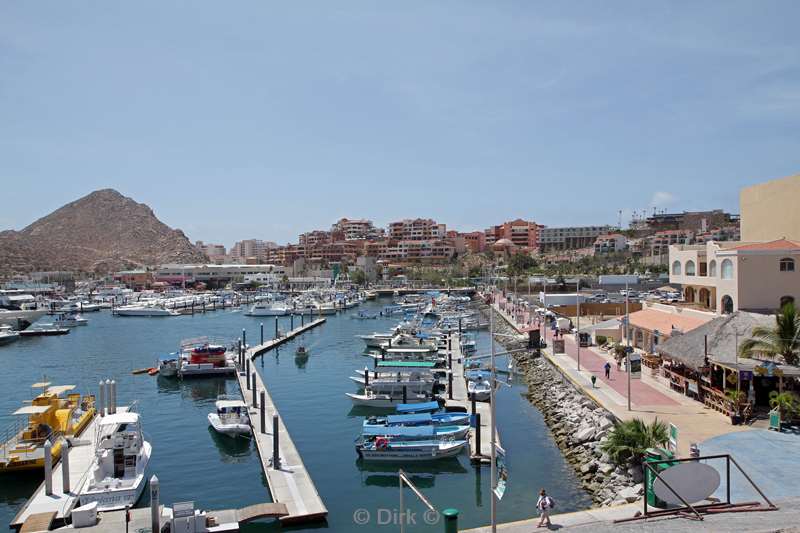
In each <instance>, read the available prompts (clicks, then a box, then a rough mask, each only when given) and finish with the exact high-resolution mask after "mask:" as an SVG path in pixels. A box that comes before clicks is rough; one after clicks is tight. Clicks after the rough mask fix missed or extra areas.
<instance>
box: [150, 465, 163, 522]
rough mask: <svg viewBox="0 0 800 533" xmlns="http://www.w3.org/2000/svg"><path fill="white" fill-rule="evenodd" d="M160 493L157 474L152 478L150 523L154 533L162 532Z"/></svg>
mask: <svg viewBox="0 0 800 533" xmlns="http://www.w3.org/2000/svg"><path fill="white" fill-rule="evenodd" d="M159 496H160V491H159V483H158V478H157V477H156V475H155V474H153V477H151V478H150V521H151V531H153V533H156V532H160V531H161V509H160V507H161V506H160V502H159V501H158V500H159Z"/></svg>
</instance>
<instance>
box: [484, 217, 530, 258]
mask: <svg viewBox="0 0 800 533" xmlns="http://www.w3.org/2000/svg"><path fill="white" fill-rule="evenodd" d="M543 227H544V226H539V225H538V224H536V222H529V221H527V220H522V219H519V218H518V219H517V220H513V221H510V222H504V223H503V224H500V225H499V226H492V227H491V228H487V229H486V230H485V231H484V235H485V236H486V246H491V245H493V244H494V243H496V242H497V241H499V240H501V239H508V240H509V241H511V242H512V243H514V245H515V246H518V247H520V248H528V249H530V250H533V249H534V248H538V247H539V230H540V229H541V228H543Z"/></svg>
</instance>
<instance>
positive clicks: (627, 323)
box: [625, 283, 631, 411]
mask: <svg viewBox="0 0 800 533" xmlns="http://www.w3.org/2000/svg"><path fill="white" fill-rule="evenodd" d="M628 328H630V316H629V314H628V284H627V283H626V284H625V346H626V350H625V361H626V365H625V366H626V368H625V371H626V372H627V373H628V411H630V410H631V352H630V349H631V337H630V332H629V330H628Z"/></svg>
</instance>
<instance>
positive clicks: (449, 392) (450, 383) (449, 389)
mask: <svg viewBox="0 0 800 533" xmlns="http://www.w3.org/2000/svg"><path fill="white" fill-rule="evenodd" d="M447 399H448V400H452V399H453V373H452V372H450V373H449V374H447Z"/></svg>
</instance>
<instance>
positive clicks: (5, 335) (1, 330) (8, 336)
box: [0, 324, 19, 344]
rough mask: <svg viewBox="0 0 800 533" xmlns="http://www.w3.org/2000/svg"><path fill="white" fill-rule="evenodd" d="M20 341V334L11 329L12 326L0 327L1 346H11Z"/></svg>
mask: <svg viewBox="0 0 800 533" xmlns="http://www.w3.org/2000/svg"><path fill="white" fill-rule="evenodd" d="M17 339H19V332H18V331H14V330H13V329H11V326H8V325H5V324H4V325H0V344H11V343H12V342H14V341H15V340H17Z"/></svg>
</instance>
